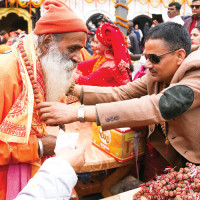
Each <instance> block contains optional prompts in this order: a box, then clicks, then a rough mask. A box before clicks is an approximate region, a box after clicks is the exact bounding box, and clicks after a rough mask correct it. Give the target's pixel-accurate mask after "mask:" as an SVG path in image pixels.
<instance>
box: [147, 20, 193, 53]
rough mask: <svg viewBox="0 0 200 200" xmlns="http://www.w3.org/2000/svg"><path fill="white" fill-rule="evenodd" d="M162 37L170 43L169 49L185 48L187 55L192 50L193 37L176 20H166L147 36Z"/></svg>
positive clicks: (152, 29) (150, 37)
mask: <svg viewBox="0 0 200 200" xmlns="http://www.w3.org/2000/svg"><path fill="white" fill-rule="evenodd" d="M149 39H161V40H164V42H165V43H166V44H167V45H168V47H169V50H174V49H184V50H185V52H186V56H188V55H189V54H190V52H191V39H190V35H189V33H188V31H187V30H186V28H184V27H183V26H182V25H180V24H178V23H174V22H164V23H161V24H158V25H156V26H154V27H153V28H151V29H150V30H149V31H148V33H147V35H146V38H145V42H146V41H147V40H149Z"/></svg>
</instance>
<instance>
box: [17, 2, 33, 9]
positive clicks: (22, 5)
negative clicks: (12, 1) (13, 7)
mask: <svg viewBox="0 0 200 200" xmlns="http://www.w3.org/2000/svg"><path fill="white" fill-rule="evenodd" d="M17 2H18V4H19V5H20V7H22V8H26V7H28V5H29V4H30V3H31V2H30V1H24V3H23V2H21V1H20V0H17Z"/></svg>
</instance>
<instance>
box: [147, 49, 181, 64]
mask: <svg viewBox="0 0 200 200" xmlns="http://www.w3.org/2000/svg"><path fill="white" fill-rule="evenodd" d="M177 50H178V49H174V50H171V51H168V52H166V53H163V54H161V55H156V54H144V56H145V58H146V60H149V61H150V62H151V63H153V64H158V63H159V62H160V57H161V56H164V55H166V54H168V53H172V52H174V51H177Z"/></svg>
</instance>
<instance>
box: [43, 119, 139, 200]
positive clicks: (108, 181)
mask: <svg viewBox="0 0 200 200" xmlns="http://www.w3.org/2000/svg"><path fill="white" fill-rule="evenodd" d="M65 128H66V131H65V132H78V133H79V139H78V142H77V143H78V144H81V145H83V146H84V147H85V153H86V155H85V156H86V163H85V165H84V166H83V167H82V168H81V169H80V171H77V173H84V172H94V171H100V170H106V169H111V168H117V169H116V170H115V171H114V172H113V173H112V174H111V175H110V176H108V177H106V178H105V179H104V181H103V182H102V184H101V185H102V188H101V193H102V195H103V197H108V196H111V195H112V194H111V192H110V188H111V186H112V185H113V184H115V183H116V182H118V181H119V180H120V179H122V178H123V177H125V176H126V175H127V174H128V172H129V171H130V169H131V168H132V167H135V159H132V160H129V161H126V162H118V161H117V160H115V159H114V158H112V157H111V156H110V155H108V154H106V153H105V152H103V151H101V150H100V149H98V148H97V147H95V146H94V145H92V123H89V122H87V123H80V122H74V123H72V124H68V125H65ZM47 130H48V132H49V134H53V135H57V134H58V130H59V129H58V127H48V128H47ZM77 193H79V192H78V191H77Z"/></svg>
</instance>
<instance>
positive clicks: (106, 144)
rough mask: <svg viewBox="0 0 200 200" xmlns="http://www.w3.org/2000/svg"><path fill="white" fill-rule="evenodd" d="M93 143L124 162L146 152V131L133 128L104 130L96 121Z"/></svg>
mask: <svg viewBox="0 0 200 200" xmlns="http://www.w3.org/2000/svg"><path fill="white" fill-rule="evenodd" d="M92 144H93V145H95V146H96V147H98V148H99V149H101V150H103V151H104V152H106V153H108V154H109V155H111V156H112V157H114V158H115V159H116V160H118V161H121V162H124V161H127V160H130V159H132V158H134V157H135V156H136V155H137V150H138V156H140V155H143V154H144V146H145V131H133V130H132V129H131V128H119V129H111V130H108V131H102V130H101V127H100V126H97V125H96V123H93V124H92ZM135 150H136V151H135Z"/></svg>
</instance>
